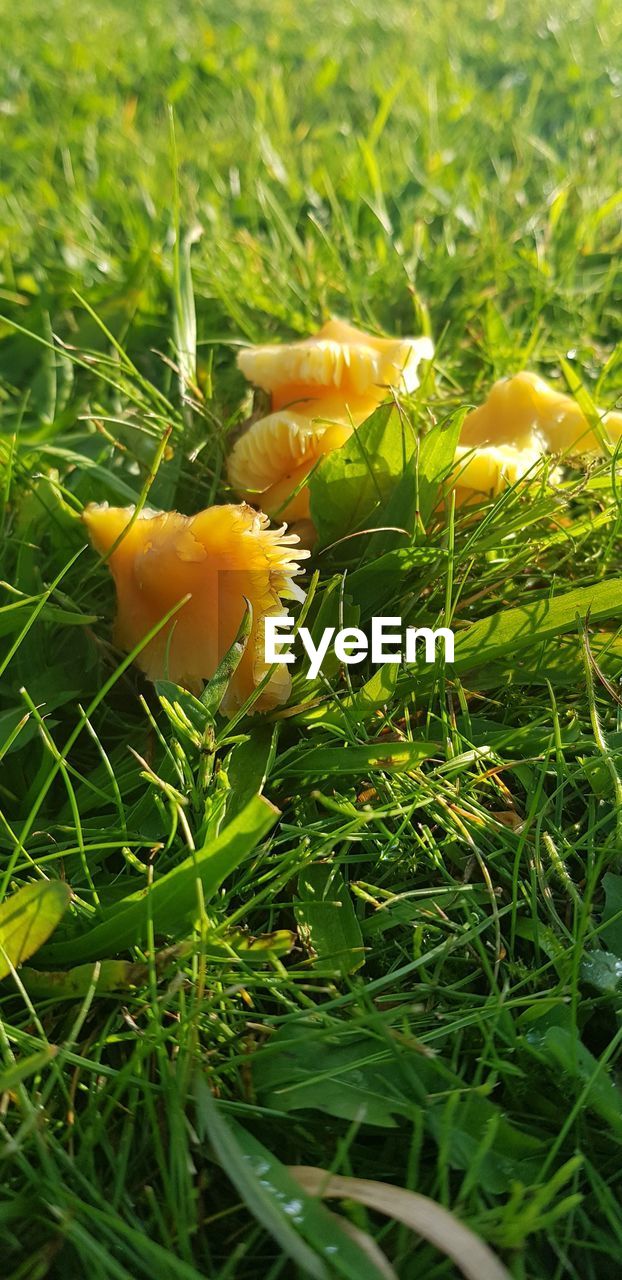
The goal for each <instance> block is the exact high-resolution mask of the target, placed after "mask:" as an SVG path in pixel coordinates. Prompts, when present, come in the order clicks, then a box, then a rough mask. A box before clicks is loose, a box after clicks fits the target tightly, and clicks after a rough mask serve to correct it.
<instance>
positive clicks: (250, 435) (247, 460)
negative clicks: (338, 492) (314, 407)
mask: <svg viewBox="0 0 622 1280" xmlns="http://www.w3.org/2000/svg"><path fill="white" fill-rule="evenodd" d="M351 433H352V427H350V426H347V425H346V424H344V423H335V424H332V425H330V426H328V425H322V424H319V423H315V422H313V421H312V419H311V418H305V417H303V416H302V415H301V414H295V413H289V412H287V411H286V410H282V411H281V412H277V413H270V414H268V417H267V418H260V419H259V421H258V422H254V423H253V425H252V426H251V427H249V428H248V431H245V432H244V434H243V435H242V436H240V438H239V440H238V441H237V442H236V444H235V445H234V447H233V450H232V452H231V455H230V457H229V464H228V470H229V480H230V482H231V484H232V485H233V488H234V489H235V490H236V492H237V493H239V494H240V496H241V497H244V498H247V499H248V501H249V502H252V501H253V499H254V500H255V501H259V502H261V506H262V509H263V510H264V511H267V512H268V514H269V515H271V516H272V517H273V518H274V519H283V520H287V521H292V520H304V519H307V518H308V516H309V489H308V487H307V485H306V484H305V483H304V482H305V480H306V477H307V476H308V474H309V472H310V471H311V470H312V468H313V467H314V466H315V465H316V463H317V462H319V460H320V458H321V457H323V455H324V454H326V453H330V452H331V451H332V450H333V449H338V448H339V447H340V445H342V444H344V442H345V441H346V440H347V439H348V436H350V435H351Z"/></svg>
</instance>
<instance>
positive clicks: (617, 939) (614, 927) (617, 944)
mask: <svg viewBox="0 0 622 1280" xmlns="http://www.w3.org/2000/svg"><path fill="white" fill-rule="evenodd" d="M603 889H604V892H605V906H604V910H603V919H602V923H603V926H604V927H603V928H601V930H600V937H601V938H602V941H603V942H605V943H606V944H607V946H608V948H609V950H610V951H613V952H614V953H615V955H617V956H622V876H620V875H616V873H615V872H613V871H608V872H607V874H606V875H604V876H603Z"/></svg>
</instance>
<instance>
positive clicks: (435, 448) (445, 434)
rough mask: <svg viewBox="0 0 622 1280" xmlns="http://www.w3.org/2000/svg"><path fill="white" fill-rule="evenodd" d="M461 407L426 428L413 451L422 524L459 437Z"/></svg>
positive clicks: (463, 412) (427, 517)
mask: <svg viewBox="0 0 622 1280" xmlns="http://www.w3.org/2000/svg"><path fill="white" fill-rule="evenodd" d="M465 413H466V410H465V409H460V410H459V411H458V412H457V413H454V414H452V416H451V418H449V419H448V420H446V421H444V422H438V423H437V424H436V426H434V427H432V429H431V431H428V432H426V434H425V435H424V436H423V438H422V440H421V443H420V445H419V449H418V453H417V485H418V508H419V516H420V518H421V523H422V524H423V527H424V529H425V527H426V526H427V523H428V520H429V519H430V516H431V515H432V512H433V511H434V508H435V506H436V504H437V502H438V498H439V493H440V490H441V486H442V484H443V482H444V481H445V480H446V479H447V476H448V475H449V473H450V472H451V469H452V467H453V462H454V458H455V455H456V447H457V444H458V441H459V439H460V432H461V431H462V424H463V422H464V418H465Z"/></svg>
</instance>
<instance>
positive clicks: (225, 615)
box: [83, 503, 309, 715]
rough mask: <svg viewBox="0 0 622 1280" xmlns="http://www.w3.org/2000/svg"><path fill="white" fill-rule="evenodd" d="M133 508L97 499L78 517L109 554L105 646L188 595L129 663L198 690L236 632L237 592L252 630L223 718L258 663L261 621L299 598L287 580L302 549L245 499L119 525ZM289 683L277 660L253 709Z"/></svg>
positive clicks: (128, 637) (253, 681) (264, 706)
mask: <svg viewBox="0 0 622 1280" xmlns="http://www.w3.org/2000/svg"><path fill="white" fill-rule="evenodd" d="M133 512H134V508H133V507H126V508H121V507H109V506H108V504H107V503H104V504H103V505H101V506H98V505H95V504H91V505H90V506H88V507H87V508H86V510H85V511H84V515H83V519H84V521H85V524H86V526H87V529H88V532H89V536H90V539H91V542H92V544H93V546H94V547H95V549H96V550H97V551H99V552H101V554H102V555H104V554H108V553H110V554H109V558H108V565H109V568H110V570H111V572H112V575H113V578H114V581H115V586H116V591H117V615H116V620H115V626H114V639H115V643H116V644H117V645H118V646H119V648H121V649H124V650H128V651H129V650H131V649H133V648H134V647H135V646H136V645H137V644H139V643H140V641H141V640H142V639H143V638H144V637H145V636H146V635H147V634H148V632H149V631H150V630H151V629H152V628H153V627H154V626H156V625H157V623H158V622H159V621H160V620H161V619H162V618H163V617H164V616H165V615H166V614H167V613H168V612H169V610H171V609H173V608H174V606H175V605H176V604H178V603H179V601H181V600H183V599H184V597H185V596H186V595H190V597H191V598H190V599H189V600H188V601H187V602H186V603H185V604H183V605H182V606H181V608H180V609H179V610H178V612H177V613H176V614H175V615H174V617H173V618H172V619H171V620H170V621H169V622H168V623H166V624H165V625H164V627H163V628H161V630H160V631H159V632H158V634H157V635H156V636H155V637H154V639H152V640H150V641H149V642H148V644H147V645H146V646H145V648H144V649H142V650H141V652H140V654H139V656H138V657H137V659H136V662H137V665H138V666H139V667H140V668H141V670H142V671H144V672H145V674H146V675H147V676H148V677H149V679H151V680H157V679H159V678H161V677H168V678H169V679H170V680H174V681H175V683H177V684H179V685H182V686H184V687H185V688H187V689H189V690H191V691H192V692H195V693H196V692H200V690H201V688H202V685H203V682H204V681H205V680H208V679H209V678H210V676H212V675H213V674H214V672H215V670H216V668H217V666H218V663H219V662H220V660H221V659H222V658H223V656H224V655H225V653H226V652H227V650H228V649H229V647H230V646H231V644H232V643H233V641H234V639H235V637H236V634H237V631H238V628H239V626H240V623H241V621H242V618H243V616H244V610H245V598H246V599H247V600H249V601H250V603H251V605H252V609H253V620H252V630H251V634H250V636H249V639H248V643H247V646H246V649H245V652H244V654H243V656H242V658H241V660H240V663H239V665H238V667H237V669H236V671H235V672H234V674H233V676H232V677H231V680H230V682H229V685H228V687H227V690H226V693H225V696H224V698H223V700H222V704H221V710H222V711H223V712H224V713H225V714H226V715H231V714H232V713H233V712H234V711H235V710H236V708H237V707H239V706H241V705H242V703H243V702H245V701H246V699H247V697H248V696H249V695H250V694H251V693H252V692H253V689H255V688H256V686H257V685H258V684H259V682H260V681H261V680H262V679H263V677H264V675H265V674H266V671H267V670H268V667H267V665H266V662H265V657H264V619H265V618H266V617H267V616H268V615H269V614H282V613H283V607H282V604H281V600H282V599H283V598H291V599H297V600H304V593H303V592H302V590H301V588H300V587H299V586H298V585H297V584H296V583H295V582H294V579H295V577H296V576H297V575H298V574H299V573H300V572H301V570H300V568H299V565H298V563H297V562H298V561H299V560H301V559H304V558H305V557H306V556H307V555H308V554H309V553H308V552H307V551H303V550H300V549H299V548H298V547H297V546H296V544H297V543H298V538H297V536H296V535H295V534H292V533H290V534H287V533H285V527H284V526H283V527H282V528H280V529H276V530H270V529H269V527H268V525H269V521H268V517H267V516H265V515H263V514H262V513H261V512H257V511H254V510H253V509H252V508H251V507H249V506H247V505H246V504H245V503H242V504H240V505H239V506H235V505H229V506H221V507H208V508H207V509H206V510H205V511H199V512H198V513H197V515H194V516H184V515H180V514H179V512H177V511H166V512H162V513H158V512H154V511H148V510H143V511H142V512H141V513H140V515H139V517H138V518H137V519H136V520H135V521H134V523H133V524H131V525H129V528H128V524H129V522H130V520H131V517H132V515H133ZM124 530H127V532H125V533H124ZM123 533H124V536H123V537H122V538H121V541H120V542H119V543H118V545H117V546H114V544H115V543H116V542H117V539H118V538H119V537H120V535H121V534H123ZM111 548H114V549H113V550H112V551H111ZM290 683H291V681H290V677H289V673H288V671H287V668H286V667H285V666H284V665H282V664H281V665H280V666H278V667H277V668H276V669H275V671H274V672H273V674H272V676H271V677H270V680H269V682H268V684H267V686H266V688H265V689H264V690H263V692H262V693H261V695H260V697H259V699H258V700H257V702H256V703H255V704H254V710H261V711H263V710H268V709H270V708H271V707H274V706H277V705H278V704H279V703H281V702H284V701H285V700H286V699H287V697H288V695H289V690H290Z"/></svg>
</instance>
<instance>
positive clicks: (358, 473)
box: [309, 405, 416, 546]
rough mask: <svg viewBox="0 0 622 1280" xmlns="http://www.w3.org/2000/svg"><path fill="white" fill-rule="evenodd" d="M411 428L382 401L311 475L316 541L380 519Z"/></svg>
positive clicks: (411, 440) (411, 445)
mask: <svg viewBox="0 0 622 1280" xmlns="http://www.w3.org/2000/svg"><path fill="white" fill-rule="evenodd" d="M415 444H416V439H415V433H414V431H413V429H412V427H410V426H409V424H408V423H407V422H406V420H405V419H403V418H402V417H401V415H400V414H399V413H398V411H397V409H396V408H395V406H394V405H382V406H381V407H380V408H379V409H376V411H375V412H374V413H372V415H371V417H369V418H368V419H367V421H366V422H364V423H362V425H361V426H360V427H358V428H357V429H356V431H354V432H353V433H352V435H351V437H350V439H349V440H347V441H346V443H345V444H344V445H342V447H341V448H340V449H335V450H334V452H333V453H329V454H328V455H327V456H326V457H325V458H324V459H323V460H322V462H321V463H320V466H319V467H318V468H317V469H316V470H315V471H314V473H313V475H312V476H311V480H310V484H309V488H310V494H311V517H312V519H313V523H314V524H315V527H316V529H317V531H318V537H319V541H320V545H322V546H327V545H329V544H330V543H332V542H336V541H337V540H338V539H339V538H344V537H347V535H348V534H350V533H356V532H358V531H359V530H363V529H367V528H370V527H371V528H376V527H379V526H380V525H383V524H384V523H385V521H384V504H385V502H386V499H387V496H388V494H389V493H390V492H391V491H392V489H393V487H394V484H395V481H396V480H397V478H398V477H399V476H401V475H402V474H403V472H404V469H405V467H406V466H407V464H408V463H409V462H410V459H411V458H412V456H413V453H414V450H415Z"/></svg>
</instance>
